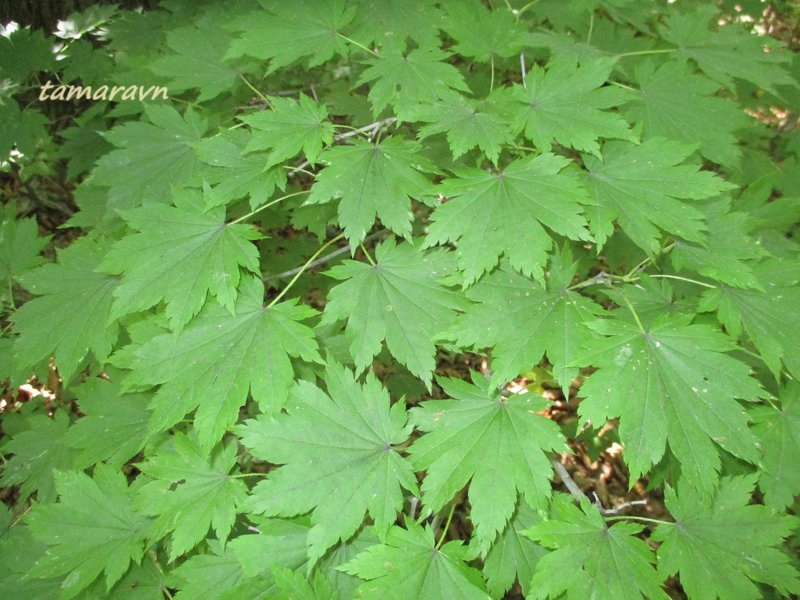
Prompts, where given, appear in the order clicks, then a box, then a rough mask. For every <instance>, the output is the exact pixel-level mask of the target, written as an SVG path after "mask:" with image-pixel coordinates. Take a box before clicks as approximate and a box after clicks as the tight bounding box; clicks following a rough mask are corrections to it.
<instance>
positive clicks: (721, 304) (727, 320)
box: [699, 258, 800, 377]
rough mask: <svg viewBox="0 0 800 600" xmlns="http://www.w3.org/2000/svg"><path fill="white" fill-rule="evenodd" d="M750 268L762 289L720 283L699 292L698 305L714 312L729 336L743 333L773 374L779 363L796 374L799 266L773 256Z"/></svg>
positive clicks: (799, 329)
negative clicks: (717, 285)
mask: <svg viewBox="0 0 800 600" xmlns="http://www.w3.org/2000/svg"><path fill="white" fill-rule="evenodd" d="M754 270H755V275H756V279H757V281H758V282H759V284H760V285H761V288H762V289H763V290H764V291H761V290H752V289H747V290H741V289H736V288H732V287H728V286H720V287H719V288H717V289H713V290H707V291H706V292H704V293H703V297H702V298H701V300H700V307H699V308H700V310H701V311H711V310H715V311H717V317H718V319H719V321H720V322H721V323H722V324H723V325H725V329H727V330H728V333H730V335H731V336H732V337H734V338H739V336H741V335H742V332H744V333H745V334H746V335H747V337H748V338H750V340H751V341H752V342H753V344H755V347H756V348H757V349H758V352H759V354H760V355H761V358H762V360H763V361H764V363H765V364H766V365H767V367H769V369H770V371H772V373H773V374H774V375H775V376H776V377H778V376H779V374H780V371H781V364H783V365H784V366H785V367H786V368H787V369H788V370H789V372H790V373H792V374H793V375H794V376H795V377H800V352H798V345H797V344H798V340H800V287H798V281H800V266H798V264H797V262H796V261H795V260H790V259H786V258H775V259H768V260H765V261H763V262H761V263H760V264H758V265H757V266H756V267H755V269H754Z"/></svg>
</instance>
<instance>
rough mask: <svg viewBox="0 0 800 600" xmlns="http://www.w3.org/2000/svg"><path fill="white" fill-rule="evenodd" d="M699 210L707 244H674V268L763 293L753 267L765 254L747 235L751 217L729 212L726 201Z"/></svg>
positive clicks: (711, 203) (713, 203) (712, 203)
mask: <svg viewBox="0 0 800 600" xmlns="http://www.w3.org/2000/svg"><path fill="white" fill-rule="evenodd" d="M702 210H703V213H705V215H706V222H707V223H708V241H707V242H706V244H705V247H704V246H701V245H699V244H691V243H689V242H685V241H683V240H675V242H674V244H675V247H674V248H673V249H672V251H671V252H670V254H669V256H670V259H672V264H673V265H675V268H676V269H681V268H684V267H685V268H688V269H691V270H693V271H696V272H698V273H700V274H701V275H705V276H706V277H710V278H712V279H715V280H717V281H721V282H723V283H726V284H728V285H732V286H734V287H740V288H756V289H762V287H761V284H760V283H759V282H758V279H757V277H756V275H755V272H754V266H755V260H756V259H759V258H761V257H763V256H764V254H765V251H764V249H763V248H762V247H761V245H760V244H759V243H758V242H757V241H756V240H754V239H753V238H752V237H750V235H748V232H749V230H750V229H751V228H752V226H753V222H752V214H748V213H745V212H731V211H730V203H729V202H728V201H725V200H722V201H715V202H710V203H708V204H707V205H706V206H704V207H703V208H702Z"/></svg>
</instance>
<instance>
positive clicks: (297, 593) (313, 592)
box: [273, 568, 341, 600]
mask: <svg viewBox="0 0 800 600" xmlns="http://www.w3.org/2000/svg"><path fill="white" fill-rule="evenodd" d="M273 573H274V576H275V581H276V583H277V584H278V588H279V589H280V591H279V592H278V594H277V595H276V596H275V597H276V598H279V599H281V600H339V599H340V598H341V595H340V594H339V592H338V590H336V588H334V587H333V586H332V585H331V582H330V581H328V579H327V578H326V577H325V576H324V575H323V574H322V573H320V572H319V571H316V572H315V573H314V577H313V578H312V580H311V581H309V580H308V579H306V577H305V576H304V575H303V574H301V573H298V572H296V571H292V570H291V569H285V568H276V569H274V571H273Z"/></svg>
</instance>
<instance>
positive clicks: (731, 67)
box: [658, 4, 797, 93]
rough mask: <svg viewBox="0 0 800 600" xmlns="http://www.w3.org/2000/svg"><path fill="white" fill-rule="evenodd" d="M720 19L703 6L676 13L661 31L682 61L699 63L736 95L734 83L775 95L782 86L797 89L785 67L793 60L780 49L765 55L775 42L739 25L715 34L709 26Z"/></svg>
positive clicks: (717, 11)
mask: <svg viewBox="0 0 800 600" xmlns="http://www.w3.org/2000/svg"><path fill="white" fill-rule="evenodd" d="M718 15H719V10H718V9H717V7H716V6H715V5H712V4H705V5H700V6H698V7H697V8H696V9H695V10H694V11H693V12H690V13H685V14H681V13H680V12H678V11H675V12H673V13H672V14H670V15H669V16H667V18H666V20H665V23H664V25H662V26H659V28H658V29H659V31H660V33H661V35H662V36H664V39H665V40H667V41H669V42H672V43H673V44H675V45H677V46H678V49H677V52H676V54H677V56H678V57H679V58H683V59H684V60H686V59H691V60H693V61H695V62H696V63H697V65H698V66H699V67H700V69H702V70H703V72H705V73H706V74H707V75H708V76H709V77H711V78H712V79H713V80H715V81H717V82H719V83H721V84H722V85H724V86H726V87H727V88H729V89H731V90H733V91H735V87H734V79H744V80H745V81H749V82H750V83H752V84H754V85H755V86H756V87H759V88H763V89H765V90H767V91H768V92H772V93H776V89H775V88H776V86H779V85H797V82H796V81H795V80H794V79H792V77H791V76H790V75H789V73H788V72H787V70H786V69H785V68H784V66H783V65H784V64H786V63H788V62H789V61H790V59H791V56H790V55H789V54H788V53H786V52H780V51H779V50H778V49H777V48H773V49H772V51H770V52H767V51H765V46H766V45H767V44H768V43H772V44H773V45H775V46H777V44H776V43H775V41H774V40H772V39H771V38H769V37H766V36H763V35H755V34H753V33H750V32H748V31H746V30H745V29H743V28H742V26H741V25H739V24H738V23H736V24H727V25H723V26H722V27H720V28H719V30H717V31H712V30H711V29H709V28H708V25H709V24H711V23H713V22H715V21H716V20H717V18H718Z"/></svg>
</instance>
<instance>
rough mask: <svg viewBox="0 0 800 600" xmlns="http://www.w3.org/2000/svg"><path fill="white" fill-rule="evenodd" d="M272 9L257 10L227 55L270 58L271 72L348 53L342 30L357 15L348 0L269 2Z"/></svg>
mask: <svg viewBox="0 0 800 600" xmlns="http://www.w3.org/2000/svg"><path fill="white" fill-rule="evenodd" d="M268 4H269V12H267V11H263V10H262V11H259V12H253V13H251V14H250V16H249V17H248V18H247V20H246V21H247V28H246V29H244V33H242V35H241V36H240V37H239V38H238V39H236V40H234V41H233V43H232V44H231V47H230V49H229V50H228V53H227V54H226V56H225V57H226V58H236V57H238V56H245V55H246V56H253V57H255V58H259V59H262V60H266V59H269V68H268V69H267V75H269V74H270V73H274V72H275V71H276V70H278V69H279V68H281V67H285V66H287V65H290V64H292V63H293V62H295V61H297V60H300V59H301V58H307V59H308V61H307V63H306V64H307V65H308V66H309V67H315V66H317V65H321V64H322V63H324V62H326V61H327V60H329V59H330V58H331V57H333V55H334V54H339V55H340V56H347V51H348V48H347V43H346V41H345V40H344V38H343V37H341V34H340V30H341V29H342V28H343V27H344V26H346V25H347V24H348V23H350V21H352V20H353V17H354V16H355V12H356V11H355V8H354V7H353V6H348V3H347V2H345V1H344V0H297V1H296V2H290V3H287V2H269V3H268Z"/></svg>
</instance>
